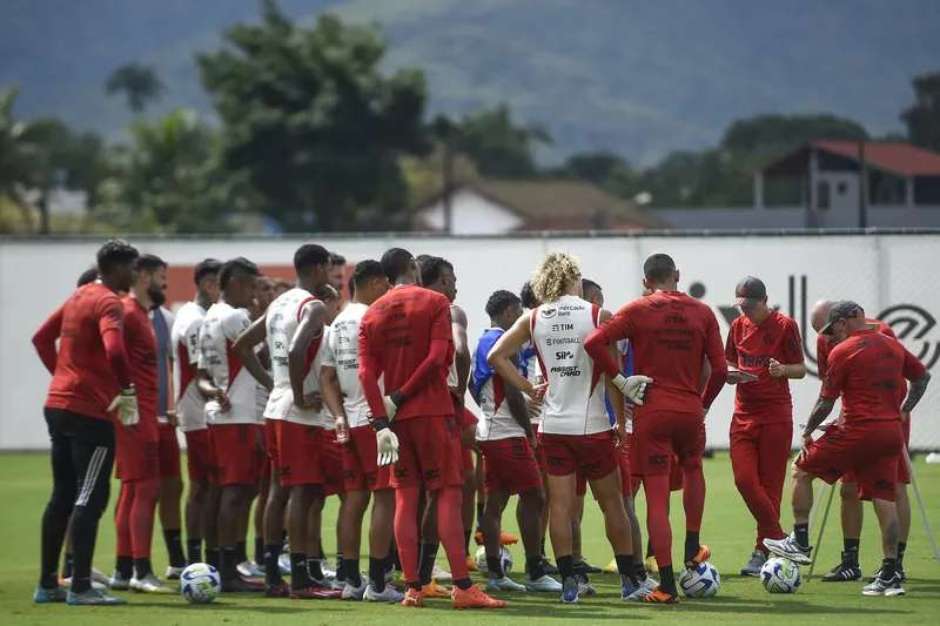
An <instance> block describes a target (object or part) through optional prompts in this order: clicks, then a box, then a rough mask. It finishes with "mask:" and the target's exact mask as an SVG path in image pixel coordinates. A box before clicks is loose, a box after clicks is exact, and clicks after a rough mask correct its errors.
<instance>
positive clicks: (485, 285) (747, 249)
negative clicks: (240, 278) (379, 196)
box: [0, 235, 940, 449]
mask: <svg viewBox="0 0 940 626" xmlns="http://www.w3.org/2000/svg"><path fill="white" fill-rule="evenodd" d="M317 241H319V242H321V243H323V244H324V245H326V246H327V247H328V248H330V249H335V250H336V251H338V252H340V253H342V254H343V255H345V256H346V258H347V259H348V260H349V261H350V262H356V261H359V260H362V259H365V258H376V257H378V256H379V255H381V253H382V251H383V250H385V249H386V248H388V247H390V246H391V245H398V246H403V247H405V248H408V249H409V250H411V251H412V252H413V253H415V254H419V253H428V254H436V255H442V256H445V257H446V258H448V259H450V260H451V261H452V262H453V263H454V265H455V267H456V271H457V277H458V289H459V294H458V298H457V299H458V303H459V304H461V305H462V306H463V307H464V308H465V309H466V311H467V313H468V315H469V316H470V322H471V329H470V336H471V340H472V341H473V342H475V341H476V339H477V338H478V337H479V334H480V332H481V331H482V330H483V328H484V327H485V326H486V324H487V320H486V318H485V314H484V311H483V306H484V304H485V302H486V299H487V297H488V296H489V294H490V293H491V292H492V291H493V290H495V289H511V290H514V291H518V289H519V287H520V286H521V285H522V283H523V282H524V281H525V280H526V279H527V278H528V277H529V275H530V274H531V272H532V270H533V269H534V267H535V265H536V263H537V262H538V261H539V259H540V258H541V257H542V255H544V254H545V252H547V251H549V250H563V251H567V252H571V253H573V254H575V255H577V256H578V257H579V258H580V260H581V263H582V268H583V272H584V275H585V276H586V277H589V278H592V279H594V280H596V281H598V282H599V283H600V284H601V285H603V286H604V288H605V292H606V296H607V307H608V308H612V309H616V308H617V307H619V306H620V305H621V304H623V303H624V302H626V301H627V300H628V299H632V298H634V297H636V296H638V295H639V293H640V267H641V264H642V261H643V259H644V258H645V257H646V256H647V255H649V254H651V253H653V252H667V253H669V254H671V255H673V257H674V258H675V259H676V262H677V263H678V264H679V267H680V270H681V274H682V285H681V286H682V288H683V289H686V290H688V288H689V286H690V285H691V284H693V283H700V284H701V285H703V286H704V288H705V294H704V297H703V300H705V301H706V302H708V303H709V304H711V305H712V306H713V307H715V310H716V313H718V315H719V321H720V324H721V327H722V332H723V333H725V332H727V327H728V325H727V323H726V322H725V321H724V318H723V316H722V315H721V312H720V311H721V309H720V307H727V306H729V305H730V304H731V303H732V302H733V300H734V298H733V290H734V285H735V283H736V282H737V281H738V279H739V278H741V277H742V276H744V275H745V274H753V275H756V276H759V277H761V278H762V279H764V281H765V282H766V283H767V287H768V290H769V292H770V300H771V304H775V305H780V306H781V308H782V310H783V311H784V312H787V313H789V312H790V311H793V312H794V315H795V317H796V319H797V321H798V322H799V323H800V325H801V328H806V326H805V323H806V322H805V320H804V318H803V316H804V315H805V311H804V309H805V308H808V307H810V306H812V303H813V302H814V301H816V300H817V299H820V298H823V297H830V298H852V299H855V300H857V301H859V302H860V303H861V304H862V305H863V306H865V308H866V310H867V311H868V313H869V314H872V315H875V314H878V313H880V312H882V311H885V310H886V309H889V307H891V306H893V305H899V304H904V305H914V306H916V307H919V308H920V309H922V310H924V311H926V312H927V315H929V316H931V317H930V319H924V318H923V315H922V314H921V313H920V312H918V311H916V310H912V309H904V310H898V311H895V312H894V313H893V314H892V316H891V319H890V320H889V321H891V320H893V321H894V322H895V328H896V330H898V331H899V332H901V333H903V332H904V330H907V331H909V334H908V336H907V338H906V339H905V342H906V344H907V345H908V347H909V348H910V349H911V350H912V351H914V352H915V354H918V353H923V355H924V359H925V360H929V361H934V365H933V371H934V373H935V374H936V373H938V372H940V365H937V364H936V360H937V355H938V351H940V328H938V327H937V325H936V321H935V319H936V316H937V315H938V314H940V290H938V280H937V271H938V269H940V235H907V236H900V235H892V236H880V235H879V236H790V237H761V236H751V237H746V236H741V237H714V238H703V237H675V238H669V237H635V238H613V237H611V238H603V237H602V238H587V237H585V238H547V239H541V238H519V239H507V238H462V239H461V238H456V239H447V238H389V237H386V238H382V237H374V238H369V239H333V240H331V239H328V238H319V239H317ZM298 242H299V240H287V239H251V240H243V239H236V240H221V239H219V240H211V239H210V240H139V241H136V242H135V243H136V244H137V245H138V246H139V248H140V249H141V250H143V251H150V252H155V253H157V254H160V255H161V256H162V257H163V258H165V259H166V260H167V261H168V262H169V263H171V264H173V263H179V264H184V263H185V264H191V263H194V262H197V261H199V260H201V259H202V258H205V257H206V256H215V257H218V258H222V259H224V258H227V257H232V256H235V255H244V256H247V257H248V258H251V259H253V260H255V261H257V262H258V263H261V264H265V263H269V264H270V263H277V264H289V263H290V259H291V257H292V254H293V251H294V248H295V247H296V246H297V245H298ZM99 243H100V242H98V241H88V242H82V241H59V242H25V241H24V242H16V241H0V347H2V349H3V356H2V358H0V449H21V448H42V447H45V446H46V445H47V438H46V435H45V429H44V422H43V418H42V403H43V400H44V394H45V388H46V386H47V384H48V380H49V376H48V374H47V373H46V372H45V370H44V369H43V367H42V365H41V364H40V363H39V360H38V358H37V357H36V355H35V354H34V352H33V350H32V346H31V344H30V337H31V336H32V333H33V332H34V331H35V329H36V328H37V327H38V326H39V324H40V323H41V322H42V321H43V319H45V317H46V316H47V315H48V314H49V313H50V312H51V311H52V310H54V309H55V308H56V307H57V306H58V305H59V304H60V303H61V302H62V301H63V300H64V299H65V298H66V297H67V295H68V294H69V293H70V291H71V289H72V286H73V285H74V281H75V279H76V277H77V275H78V274H79V273H80V272H81V271H82V270H83V269H85V268H86V267H87V266H89V265H90V264H91V262H92V259H93V257H94V253H95V251H96V249H97V247H98V245H99ZM804 282H805V291H804V289H803V288H802V285H803V283H804ZM791 284H792V286H793V290H792V291H793V298H792V302H791V296H790V287H791ZM905 320H907V321H905ZM931 320H933V321H931ZM918 334H922V336H920V337H917V335H918ZM805 343H806V345H807V346H808V349H807V353H808V355H809V357H810V359H811V357H813V356H814V355H815V334H814V333H813V332H812V330H809V337H808V338H806V342H805ZM808 363H809V364H810V366H811V369H814V368H813V367H812V363H813V361H812V360H809V361H808ZM818 388H819V383H818V381H817V380H816V379H815V378H814V377H807V379H805V380H803V381H794V382H793V383H792V389H793V393H794V398H795V411H794V419H795V421H796V422H797V423H801V422H805V421H806V417H807V415H808V414H809V411H810V409H811V407H812V403H813V401H814V399H815V397H816V394H817V392H818ZM732 401H733V394H732V389H730V388H729V389H726V390H725V391H723V392H722V394H721V396H719V399H718V401H717V402H716V404H715V406H714V407H713V408H712V410H711V412H710V414H709V416H708V438H709V442H710V445H714V446H719V447H721V446H726V445H727V442H728V437H727V430H728V424H729V420H730V412H731V407H732ZM912 441H913V443H914V445H915V447H920V448H938V449H940V379H938V380H937V383H936V384H935V385H934V386H933V387H932V388H931V389H930V390H929V391H928V394H927V397H926V398H925V399H924V400H923V401H922V403H921V408H919V409H918V410H917V411H916V412H915V416H914V423H913V435H912Z"/></svg>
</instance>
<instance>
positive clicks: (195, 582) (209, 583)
mask: <svg viewBox="0 0 940 626" xmlns="http://www.w3.org/2000/svg"><path fill="white" fill-rule="evenodd" d="M221 589H222V580H221V579H220V578H219V571H218V570H217V569H215V568H214V567H212V566H211V565H207V564H206V563H193V564H192V565H190V566H188V567H187V568H186V569H184V570H183V573H182V574H180V593H182V594H183V597H184V598H186V601H187V602H189V603H190V604H208V603H210V602H212V601H213V600H215V597H216V596H217V595H219V591H221Z"/></svg>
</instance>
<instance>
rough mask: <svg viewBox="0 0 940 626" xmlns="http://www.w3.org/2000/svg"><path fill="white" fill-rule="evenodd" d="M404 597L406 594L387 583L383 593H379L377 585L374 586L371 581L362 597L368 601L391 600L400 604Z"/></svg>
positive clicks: (390, 601)
mask: <svg viewBox="0 0 940 626" xmlns="http://www.w3.org/2000/svg"><path fill="white" fill-rule="evenodd" d="M404 597H405V594H403V593H402V592H400V591H399V590H398V589H395V588H394V587H392V586H391V585H385V589H384V590H382V593H379V592H378V591H376V590H375V587H373V586H372V583H369V585H368V586H367V587H366V591H365V593H364V594H362V599H363V600H366V601H367V602H389V603H393V604H398V603H399V602H401V601H402V600H403V599H404Z"/></svg>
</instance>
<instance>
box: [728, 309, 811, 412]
mask: <svg viewBox="0 0 940 626" xmlns="http://www.w3.org/2000/svg"><path fill="white" fill-rule="evenodd" d="M725 358H726V359H727V361H728V363H731V364H732V365H734V366H735V367H737V368H738V369H739V370H741V371H742V372H746V373H748V374H754V375H755V376H757V380H755V381H754V382H750V383H742V384H739V385H737V389H736V391H735V396H734V419H737V420H748V421H749V420H752V419H760V421H761V422H765V423H768V424H769V423H776V422H789V421H790V420H792V419H793V401H792V400H791V398H790V384H789V381H788V380H787V379H786V378H785V377H782V378H774V377H773V376H771V375H770V370H769V369H768V367H767V364H768V362H769V361H770V359H776V360H777V361H779V362H780V363H783V364H784V365H793V364H798V363H802V362H803V343H802V341H801V340H800V329H799V327H797V325H796V322H794V321H793V320H792V319H791V318H789V317H787V316H786V315H783V314H782V313H780V312H778V311H771V312H770V315H768V316H767V319H765V320H764V321H763V322H761V323H760V324H755V323H754V322H752V321H751V320H750V319H748V317H747V316H746V315H741V316H739V317H737V318H736V319H735V320H734V321H733V322H731V331H730V332H729V333H728V341H727V342H726V343H725Z"/></svg>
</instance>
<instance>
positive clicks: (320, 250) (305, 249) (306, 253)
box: [294, 243, 330, 274]
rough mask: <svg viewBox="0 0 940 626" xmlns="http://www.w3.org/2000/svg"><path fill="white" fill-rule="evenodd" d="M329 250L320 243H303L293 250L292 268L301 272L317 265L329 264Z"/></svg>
mask: <svg viewBox="0 0 940 626" xmlns="http://www.w3.org/2000/svg"><path fill="white" fill-rule="evenodd" d="M329 264H330V252H329V251H328V250H327V249H326V248H324V247H323V246H321V245H318V244H315V243H305V244H304V245H302V246H300V247H299V248H297V251H296V252H294V270H295V271H296V272H297V273H298V274H301V273H303V272H305V271H306V270H308V269H310V268H311V267H315V266H317V265H329Z"/></svg>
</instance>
